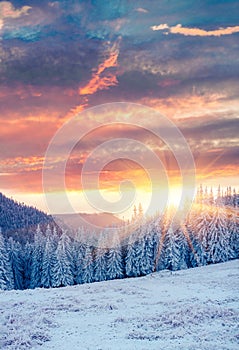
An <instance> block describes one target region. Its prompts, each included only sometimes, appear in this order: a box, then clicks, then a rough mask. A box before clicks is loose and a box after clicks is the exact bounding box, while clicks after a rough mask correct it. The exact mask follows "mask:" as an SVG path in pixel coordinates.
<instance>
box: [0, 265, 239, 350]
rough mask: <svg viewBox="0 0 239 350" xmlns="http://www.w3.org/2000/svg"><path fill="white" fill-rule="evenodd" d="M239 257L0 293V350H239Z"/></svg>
mask: <svg viewBox="0 0 239 350" xmlns="http://www.w3.org/2000/svg"><path fill="white" fill-rule="evenodd" d="M238 267H239V260H234V261H229V262H226V263H221V264H216V265H210V266H203V267H197V268H194V269H188V270H181V271H176V272H170V271H167V270H164V271H159V272H157V273H153V274H151V275H148V276H145V277H140V278H128V279H123V280H113V281H105V282H98V283H91V284H83V285H77V286H68V287H64V288H55V289H35V290H23V291H0V348H1V349H9V350H10V349H11V350H13V349H14V350H16V349H28V348H29V349H36V350H59V349H62V350H67V349H69V350H76V349H77V350H78V349H83V350H87V349H89V350H112V349H117V350H121V349H122V350H134V349H137V350H147V349H152V350H159V349H164V350H169V349H170V350H171V349H177V350H180V349H183V350H187V349H188V350H189V349H190V350H196V349H198V350H199V349H200V350H201V349H203V350H214V349H217V350H219V349H220V350H224V349H225V350H226V349H227V350H229V349H238V343H239V326H238V323H239V322H238V321H239V311H238V306H239V304H238V301H239V297H238V289H239V282H238V280H239V279H238V277H239V273H238Z"/></svg>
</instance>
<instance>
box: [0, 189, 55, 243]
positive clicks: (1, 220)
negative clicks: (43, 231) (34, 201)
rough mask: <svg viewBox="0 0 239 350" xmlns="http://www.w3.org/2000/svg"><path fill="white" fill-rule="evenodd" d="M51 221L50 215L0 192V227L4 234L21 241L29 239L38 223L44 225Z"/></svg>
mask: <svg viewBox="0 0 239 350" xmlns="http://www.w3.org/2000/svg"><path fill="white" fill-rule="evenodd" d="M52 222H53V219H52V217H51V216H50V215H47V214H46V213H44V212H42V211H40V210H38V209H36V208H34V207H31V206H28V205H25V204H24V203H19V202H17V201H15V200H13V199H10V198H8V197H6V196H5V195H3V194H2V193H0V227H1V230H2V233H3V234H4V235H5V236H7V237H9V236H12V237H13V238H14V239H16V240H18V241H21V242H24V241H26V240H31V239H32V237H33V234H34V231H35V229H36V227H37V225H38V224H40V225H41V226H44V225H47V224H50V223H52Z"/></svg>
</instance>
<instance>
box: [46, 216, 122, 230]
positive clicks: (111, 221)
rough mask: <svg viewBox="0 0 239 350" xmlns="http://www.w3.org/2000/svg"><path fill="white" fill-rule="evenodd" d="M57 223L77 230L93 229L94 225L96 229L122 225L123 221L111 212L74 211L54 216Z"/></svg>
mask: <svg viewBox="0 0 239 350" xmlns="http://www.w3.org/2000/svg"><path fill="white" fill-rule="evenodd" d="M53 218H54V220H55V221H56V223H58V224H59V225H60V226H62V224H63V225H65V228H66V229H68V230H72V231H77V229H78V228H79V227H85V228H86V229H91V230H92V225H93V226H95V227H94V229H95V230H96V231H98V230H101V229H103V228H104V227H109V226H121V225H122V224H123V221H122V220H121V219H119V218H118V217H116V216H115V215H113V214H111V213H99V214H97V213H95V214H87V213H74V214H58V215H54V216H53Z"/></svg>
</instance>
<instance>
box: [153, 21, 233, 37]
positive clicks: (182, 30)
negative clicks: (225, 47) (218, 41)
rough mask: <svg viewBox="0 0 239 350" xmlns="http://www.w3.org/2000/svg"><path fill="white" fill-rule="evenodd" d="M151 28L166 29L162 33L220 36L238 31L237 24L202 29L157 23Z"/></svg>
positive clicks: (155, 29)
mask: <svg viewBox="0 0 239 350" xmlns="http://www.w3.org/2000/svg"><path fill="white" fill-rule="evenodd" d="M151 29H152V30H154V31H157V30H165V29H166V30H167V32H164V34H168V33H172V34H181V35H185V36H221V35H230V34H233V33H238V32H239V26H234V27H226V28H219V29H215V30H204V29H200V28H187V27H183V26H182V25H181V24H177V25H176V26H173V27H170V26H169V25H168V24H166V23H164V24H159V25H154V26H152V27H151Z"/></svg>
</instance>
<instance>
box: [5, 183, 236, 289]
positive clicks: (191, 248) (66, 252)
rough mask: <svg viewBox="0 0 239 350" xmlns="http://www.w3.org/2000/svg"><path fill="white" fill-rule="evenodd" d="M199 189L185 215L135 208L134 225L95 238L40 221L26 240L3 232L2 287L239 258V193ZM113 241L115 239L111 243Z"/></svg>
mask: <svg viewBox="0 0 239 350" xmlns="http://www.w3.org/2000/svg"><path fill="white" fill-rule="evenodd" d="M235 198H236V196H235V195H234V193H233V192H230V191H228V193H227V195H226V196H224V195H222V194H221V190H220V189H219V190H218V194H217V197H216V199H215V198H214V197H212V196H211V195H210V194H208V191H207V189H203V188H200V189H199V191H198V194H197V197H196V200H195V203H194V205H193V207H192V209H191V210H190V212H189V213H188V215H187V216H186V217H185V218H184V220H183V221H180V220H179V219H177V220H173V219H172V217H173V214H174V213H173V210H167V211H166V212H165V213H164V214H163V215H159V214H158V215H157V216H155V217H151V218H148V219H145V218H144V217H143V215H142V210H139V213H138V215H137V212H136V210H135V212H134V222H133V223H132V225H131V229H130V230H129V229H128V228H125V227H118V228H106V229H104V230H102V232H101V233H100V234H99V235H98V236H97V238H96V240H95V241H92V240H91V239H90V237H91V233H90V232H87V231H86V230H85V229H83V228H79V230H78V234H77V235H76V236H75V237H72V236H69V235H68V234H67V232H62V233H61V234H60V235H59V233H58V232H57V228H56V227H52V226H50V225H48V226H47V227H46V228H45V229H43V228H42V227H41V226H40V225H39V226H38V227H37V229H36V230H35V233H34V240H33V241H28V242H26V243H20V242H18V241H15V240H14V239H13V238H12V237H10V238H7V237H4V236H3V235H2V234H1V233H0V289H27V288H37V287H45V288H50V287H62V286H67V285H74V284H82V283H90V282H97V281H105V280H111V279H116V278H125V277H138V276H143V275H147V274H150V273H152V272H154V271H159V270H163V269H169V270H172V271H176V270H180V269H186V268H192V267H196V266H203V265H207V264H214V263H219V262H225V261H228V260H230V259H236V258H238V257H239V218H238V197H237V199H236V200H235ZM109 239H110V242H109Z"/></svg>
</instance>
